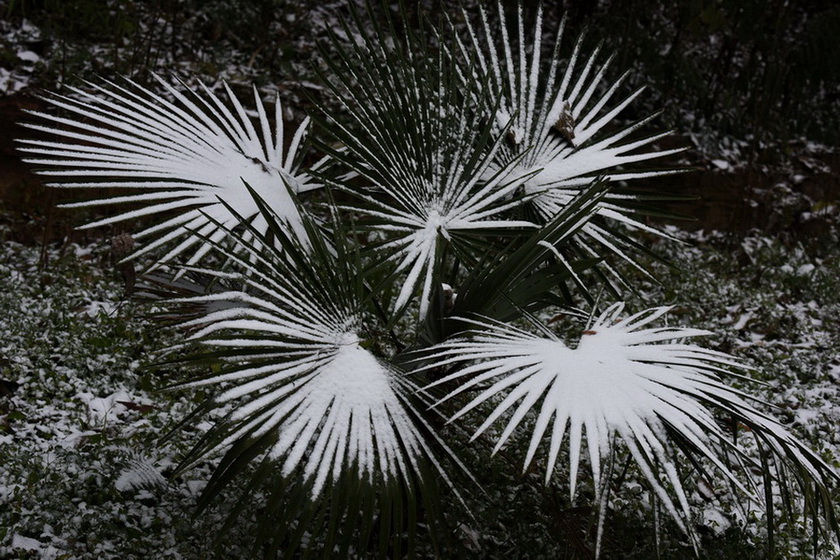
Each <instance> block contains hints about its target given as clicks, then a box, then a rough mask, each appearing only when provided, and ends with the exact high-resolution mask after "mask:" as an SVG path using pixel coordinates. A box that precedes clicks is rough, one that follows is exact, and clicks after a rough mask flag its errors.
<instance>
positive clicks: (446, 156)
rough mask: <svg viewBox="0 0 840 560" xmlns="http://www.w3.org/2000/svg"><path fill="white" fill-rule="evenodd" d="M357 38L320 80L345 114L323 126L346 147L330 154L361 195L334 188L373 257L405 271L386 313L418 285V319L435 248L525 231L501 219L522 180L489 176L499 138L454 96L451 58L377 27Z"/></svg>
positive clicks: (503, 172)
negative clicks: (372, 234)
mask: <svg viewBox="0 0 840 560" xmlns="http://www.w3.org/2000/svg"><path fill="white" fill-rule="evenodd" d="M360 28H361V26H360ZM362 29H363V28H362ZM349 33H350V31H349V28H348V34H349ZM359 33H360V35H361V38H362V39H361V41H360V44H354V45H353V46H352V47H347V48H346V49H344V50H342V57H341V59H340V60H338V61H332V64H331V70H332V73H333V75H332V76H330V77H327V78H326V79H327V80H328V81H329V83H330V85H331V87H332V89H333V90H334V91H335V92H336V94H337V95H338V96H339V98H340V99H342V101H343V102H344V103H345V106H346V109H347V113H348V119H347V120H348V122H347V123H346V124H339V125H332V126H330V127H329V131H330V133H332V134H333V135H334V136H335V138H336V140H337V141H338V142H339V143H340V144H341V145H343V146H344V147H345V148H346V149H345V150H341V151H334V152H333V154H332V155H333V157H334V159H335V160H337V161H340V162H342V163H343V164H345V165H346V166H347V167H349V168H350V169H352V170H353V171H354V172H355V173H357V174H358V175H360V176H362V177H363V178H364V179H366V180H367V182H368V184H369V187H366V188H359V187H357V186H355V185H353V184H350V185H343V187H342V188H344V189H345V190H347V191H348V192H350V193H351V194H352V195H354V196H355V197H357V198H358V199H359V200H360V203H359V204H357V205H354V206H353V209H354V210H356V211H358V212H361V213H363V214H365V215H367V216H368V217H369V218H370V221H369V225H370V227H372V228H375V230H376V231H378V232H381V233H384V234H385V235H386V239H385V241H384V242H383V243H381V244H380V245H379V246H378V247H377V251H378V252H379V254H381V255H383V256H382V259H381V260H382V261H384V262H387V263H389V264H390V265H391V266H392V269H393V270H392V273H393V274H395V275H398V274H402V273H405V274H406V280H405V282H404V284H403V286H402V288H401V289H400V291H399V294H398V296H397V298H396V303H395V304H394V307H395V308H396V309H397V310H402V309H403V308H405V306H406V305H407V304H408V303H409V301H410V298H411V297H412V296H413V295H414V294H415V293H416V292H417V291H418V288H419V287H420V286H422V288H421V289H420V292H421V294H422V295H421V299H420V315H421V317H422V316H424V315H425V313H426V310H427V308H428V302H429V295H430V293H431V290H432V287H433V278H434V274H435V270H436V262H437V259H438V258H439V256H440V245H441V244H447V243H454V244H455V245H458V243H459V239H460V238H461V237H462V236H469V237H471V238H476V237H483V236H486V235H488V234H490V233H491V232H494V231H499V230H506V229H510V228H522V227H531V226H533V224H532V223H530V222H528V221H523V220H517V219H511V218H510V217H509V216H505V215H504V213H505V212H506V211H508V210H510V209H512V208H515V207H516V206H518V205H519V204H521V200H520V199H519V198H513V199H512V195H513V193H514V191H516V190H517V189H518V187H520V185H521V184H522V183H523V182H524V181H525V180H526V179H527V176H526V175H525V174H522V175H523V176H517V175H515V174H512V173H511V172H510V171H511V168H512V167H513V166H514V165H515V164H516V161H511V162H510V164H509V165H505V166H503V167H502V168H501V169H499V168H498V166H497V168H496V169H495V171H491V170H490V167H491V165H493V164H494V162H495V160H496V154H497V152H498V151H499V149H500V147H501V144H502V140H501V139H500V138H497V139H495V140H494V139H493V137H492V135H491V130H492V127H493V125H492V123H489V122H487V121H486V119H485V118H484V112H483V111H482V110H481V108H479V110H478V111H477V110H476V107H475V106H474V101H473V100H470V99H465V98H464V97H463V96H462V95H461V92H460V90H459V87H458V82H457V79H456V77H457V74H456V72H455V66H454V65H453V64H452V63H451V61H447V60H445V59H444V58H442V57H436V56H434V55H431V54H430V53H428V52H427V51H426V46H425V44H424V43H423V42H422V38H418V37H415V36H413V35H408V36H407V37H406V38H405V40H404V43H401V42H400V41H399V40H394V39H393V37H392V36H387V37H386V36H385V34H384V31H383V30H382V29H381V27H378V26H377V27H376V31H375V34H374V35H369V34H367V33H366V32H365V31H363V30H361V31H359ZM386 45H392V46H386ZM328 62H330V61H328ZM489 95H490V91H489V90H487V89H486V88H485V89H484V91H483V92H480V93H478V94H477V99H478V100H479V101H478V103H479V104H480V105H482V107H487V106H489V104H491V101H490V97H489Z"/></svg>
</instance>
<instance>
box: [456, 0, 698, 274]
mask: <svg viewBox="0 0 840 560" xmlns="http://www.w3.org/2000/svg"><path fill="white" fill-rule="evenodd" d="M498 11H499V22H498V24H497V25H493V24H491V23H490V18H489V17H488V14H487V11H486V10H485V9H484V8H483V7H481V8H480V19H481V23H480V24H479V25H473V24H472V23H471V22H470V18H469V16H467V15H466V14H465V19H466V30H467V33H466V35H467V37H466V40H463V39H460V38H459V39H458V48H457V49H456V50H455V51H453V56H454V53H455V52H460V54H461V58H462V59H466V60H468V61H473V60H475V61H477V64H475V65H473V66H471V67H470V68H468V69H465V70H464V71H463V79H464V80H467V81H476V80H478V81H483V80H489V82H490V84H491V86H492V87H493V88H494V89H495V91H497V92H498V95H499V97H500V103H499V106H498V108H497V109H496V111H495V113H494V114H493V115H492V120H493V121H494V122H495V125H496V128H495V130H496V132H497V133H498V134H500V135H504V136H505V137H506V140H507V141H506V142H505V143H504V144H503V145H502V147H501V149H500V150H499V151H498V153H497V154H496V166H495V167H493V168H491V172H495V171H497V170H498V169H500V168H503V167H505V166H509V165H510V163H511V162H512V161H514V160H516V161H517V163H516V165H514V167H513V168H512V169H511V173H513V174H514V175H525V174H527V175H529V178H528V179H527V181H525V183H524V185H523V188H524V191H525V193H527V194H529V195H532V198H531V199H530V202H529V204H530V205H531V207H532V208H533V209H534V211H535V213H536V215H537V216H538V217H539V219H540V220H541V221H542V222H543V223H545V222H547V221H550V220H551V218H552V217H553V216H555V215H556V214H557V213H558V212H559V211H560V210H561V209H563V208H564V207H565V206H566V205H567V204H568V203H569V202H570V201H571V200H572V199H573V198H574V197H575V196H576V195H577V194H578V193H579V192H580V191H581V189H583V188H585V187H586V186H587V185H588V184H590V183H591V182H592V181H593V180H594V179H595V178H596V177H601V178H602V179H603V180H605V181H607V182H609V183H612V184H615V183H618V182H619V181H629V180H636V179H644V178H650V177H655V176H658V175H661V174H663V173H665V174H667V173H675V172H676V170H673V169H666V170H645V169H638V168H636V169H633V166H634V164H639V163H642V162H646V161H649V160H652V159H658V158H663V157H666V156H669V155H672V154H674V153H677V152H680V151H682V149H665V150H662V149H656V148H654V147H653V146H654V145H655V144H656V142H658V141H660V140H662V139H663V138H665V137H666V136H668V135H669V134H670V133H668V132H665V133H660V134H655V135H653V136H648V137H644V138H641V139H633V140H628V139H630V138H634V137H635V136H638V132H639V131H640V130H641V129H642V128H643V127H645V126H646V125H647V124H649V123H650V122H651V120H653V118H654V117H655V116H656V115H652V116H649V117H647V118H644V119H642V120H641V121H639V122H637V123H635V124H632V125H630V126H626V127H622V128H618V129H617V130H611V131H609V132H608V130H610V129H614V128H615V121H616V119H617V117H618V116H619V115H620V114H621V113H622V111H624V110H625V109H626V108H627V107H628V106H629V105H630V104H631V103H632V102H633V101H634V100H635V99H636V98H637V97H638V96H639V94H640V93H641V92H642V89H638V90H636V91H635V92H633V93H632V94H631V95H629V96H628V97H626V98H624V99H623V100H621V101H618V102H615V101H613V99H614V97H615V96H616V95H617V93H618V92H619V90H620V87H621V84H622V83H623V81H624V80H625V79H626V77H627V74H624V75H623V76H621V77H620V78H619V79H617V80H615V81H614V82H612V83H610V84H608V85H607V87H606V89H605V90H604V88H603V86H604V80H605V75H606V72H607V70H608V67H609V65H610V63H611V62H612V59H613V57H609V58H607V60H606V61H604V62H603V63H599V62H598V60H599V56H598V55H599V54H600V48H596V49H595V51H594V52H593V53H592V54H591V55H589V56H588V57H586V56H584V54H583V51H582V45H583V37H582V36H581V38H580V39H579V40H578V41H577V42H576V43H575V46H574V49H573V51H572V53H571V56H570V57H569V59H568V62H567V63H566V66H565V69H563V70H562V71H561V67H560V62H561V58H560V54H561V44H562V40H563V34H564V29H565V20H564V21H563V22H562V23H561V25H560V29H559V31H558V33H557V36H556V39H555V42H554V46H553V49H552V51H551V52H552V54H551V57H550V58H549V59H548V60H547V61H546V62H545V63H544V60H543V45H542V34H543V27H542V21H543V20H542V9H541V8H539V9H538V10H537V13H536V22H535V25H534V29H533V32H532V33H530V34H526V31H525V25H524V15H523V10H522V4H521V3H520V4H519V8H518V12H517V17H516V19H515V20H514V22H512V23H514V24H515V29H516V31H515V32H509V28H510V27H511V25H509V23H508V18H507V16H506V13H505V10H504V9H503V8H502V7H501V4H500V5H499V9H498ZM511 19H513V18H511ZM529 41H530V42H529ZM628 166H629V167H630V168H628ZM642 200H644V197H643V196H641V195H639V194H636V193H631V192H629V191H626V190H625V191H624V192H619V191H613V192H611V193H609V194H608V195H607V196H606V197H605V198H604V200H603V202H602V203H601V205H600V207H599V209H598V213H597V216H598V218H599V219H598V220H593V221H591V222H590V223H588V224H586V225H585V226H584V227H583V228H581V230H580V232H579V234H578V235H577V236H576V243H575V245H576V246H577V248H578V250H579V251H580V253H581V255H582V256H586V257H595V258H599V257H600V256H602V255H603V254H604V252H605V251H606V254H615V255H617V256H619V257H620V258H621V259H623V260H625V261H627V262H629V263H631V264H632V265H634V266H635V267H636V268H638V269H640V270H642V271H643V272H644V269H642V268H641V267H640V266H639V265H638V264H637V263H636V261H635V259H634V258H633V257H632V254H631V252H629V251H628V250H629V249H638V247H634V246H633V245H632V244H628V243H627V242H625V239H624V238H622V236H620V235H617V234H616V232H615V231H614V225H612V224H622V225H624V226H626V227H629V228H631V229H635V230H642V231H647V232H652V233H655V234H657V235H664V234H662V233H661V232H660V231H658V230H656V229H653V228H651V227H649V226H647V225H646V224H644V223H643V222H642V221H640V220H639V219H638V218H636V217H634V214H636V213H638V212H643V210H642V209H641V208H640V206H639V203H640V201H642ZM604 218H606V220H604ZM604 266H606V270H607V271H608V272H609V273H610V274H611V276H612V277H614V278H615V279H618V280H619V281H621V282H623V283H625V284H626V282H624V281H623V280H622V275H621V274H620V273H619V272H618V271H617V270H616V269H615V268H614V267H612V266H611V265H610V264H609V263H605V264H604Z"/></svg>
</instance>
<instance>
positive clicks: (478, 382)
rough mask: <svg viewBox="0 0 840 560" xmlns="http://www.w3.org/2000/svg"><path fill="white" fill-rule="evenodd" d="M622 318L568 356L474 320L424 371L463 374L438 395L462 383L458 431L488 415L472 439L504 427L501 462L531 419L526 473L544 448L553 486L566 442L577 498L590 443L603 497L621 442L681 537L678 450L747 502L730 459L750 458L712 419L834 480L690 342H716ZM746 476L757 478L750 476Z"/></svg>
mask: <svg viewBox="0 0 840 560" xmlns="http://www.w3.org/2000/svg"><path fill="white" fill-rule="evenodd" d="M623 307H624V306H623V304H615V305H613V306H611V307H610V308H609V309H607V310H606V311H605V312H604V313H603V314H602V315H601V316H600V317H599V318H598V319H597V320H596V321H595V322H594V324H592V325H591V326H590V327H589V328H588V329H587V330H586V331H584V332H583V335H582V336H581V337H580V340H579V342H578V343H577V346H576V347H569V346H567V345H566V344H564V342H563V341H561V340H560V339H558V338H557V337H556V336H554V335H553V334H552V333H551V332H549V331H548V329H546V328H544V327H540V328H539V330H540V333H539V334H534V333H531V332H528V331H525V330H522V329H520V328H517V327H514V326H511V325H507V324H504V323H500V322H497V321H492V320H488V319H471V321H472V323H473V324H474V326H475V327H476V330H475V331H473V332H472V334H471V336H462V337H458V338H454V339H450V340H449V341H447V342H444V343H442V344H441V345H439V346H438V347H437V349H434V350H432V352H431V353H430V355H426V356H425V358H426V359H431V363H428V364H427V365H426V366H424V367H429V368H441V367H455V368H456V369H455V371H454V372H453V373H451V374H450V375H448V376H446V377H444V378H443V379H441V380H439V381H436V382H435V383H434V385H437V384H442V383H449V382H455V381H460V382H461V383H460V386H459V387H458V388H457V389H454V390H452V391H451V392H450V393H449V394H448V395H447V396H446V397H445V398H444V399H443V400H449V399H454V398H456V397H459V396H460V397H464V396H466V399H467V402H466V404H464V405H463V406H461V408H460V409H459V411H458V412H457V413H455V414H454V416H453V417H452V420H456V419H458V418H460V417H462V416H464V415H465V414H467V413H469V412H471V411H475V410H482V409H483V408H482V407H484V406H486V405H489V406H490V407H491V409H492V411H490V412H489V413H488V414H487V417H486V419H484V420H483V422H482V423H481V424H480V426H479V427H478V428H477V430H476V431H475V434H474V436H473V439H475V438H477V437H478V436H480V435H481V434H483V433H485V432H486V431H487V430H488V429H489V428H490V427H491V426H493V425H494V424H496V423H501V424H503V426H504V428H503V429H501V433H500V434H499V436H498V440H497V443H496V445H495V449H494V452H495V451H498V450H499V449H500V448H501V447H502V446H503V445H505V444H506V443H507V442H508V441H510V439H511V437H512V436H513V434H514V433H515V432H516V431H517V429H520V428H521V427H522V426H523V423H525V420H526V418H533V419H534V423H533V428H532V431H531V434H530V441H529V445H528V451H527V453H526V456H525V467H527V466H528V465H530V464H531V462H532V461H533V459H534V457H535V455H536V453H537V451H538V449H539V448H540V447H541V445H542V444H543V443H544V440H545V441H547V443H548V452H547V467H546V482H548V480H549V478H550V477H551V475H552V473H553V472H554V471H555V468H556V464H557V460H558V457H559V456H560V450H561V446H562V444H563V441H564V439H565V438H566V435H567V434H568V446H569V461H570V465H569V469H570V470H569V472H570V492H571V494H572V497H574V494H575V487H576V480H577V477H578V467H579V463H580V460H581V454H582V449H583V447H584V443H585V446H586V449H587V450H588V456H589V463H590V467H591V470H592V475H593V478H594V482H595V487H596V488H600V487H601V481H600V478H601V472H602V470H603V469H602V461H603V460H604V458H605V457H607V456H608V455H610V454H611V453H612V451H613V450H614V446H615V444H616V441H620V442H622V443H623V444H624V445H625V446H626V448H627V449H628V450H629V453H630V455H631V456H632V457H633V459H634V460H635V462H636V464H637V466H638V467H639V469H640V470H641V472H642V473H643V475H644V476H645V478H646V479H647V481H648V482H649V483H650V485H651V487H652V489H653V491H654V492H655V494H656V495H657V497H658V498H659V499H660V500H661V501H662V502H663V503H664V504H665V505H666V507H667V509H668V511H669V512H670V513H671V515H672V516H673V517H674V519H675V520H676V521H677V522H678V523H679V524H680V526H681V527H683V528H684V529H687V526H686V525H685V524H684V523H683V520H684V519H687V518H688V517H689V505H688V498H687V496H686V492H685V490H684V488H683V482H682V480H681V478H680V476H679V474H678V469H677V466H676V463H675V455H674V450H675V448H678V449H680V450H681V451H683V452H684V453H685V454H687V455H690V456H691V457H692V459H693V460H695V461H696V460H697V459H701V458H702V459H704V460H706V461H708V462H709V463H710V464H712V465H714V466H715V467H717V469H719V470H720V471H721V472H722V473H723V474H724V475H725V476H726V477H727V478H728V479H729V480H731V481H732V482H733V483H734V484H735V485H736V486H738V487H739V488H741V489H742V490H744V491H747V492H749V491H748V490H747V488H746V487H745V486H744V485H742V483H741V482H740V481H739V478H738V477H737V476H736V475H735V474H734V473H733V471H732V470H731V468H730V466H729V463H730V462H731V461H730V460H728V459H727V456H728V455H730V452H732V451H734V453H735V454H736V455H738V456H739V459H738V461H739V464H740V465H741V466H743V464H744V463H742V462H740V461H747V459H746V454H744V453H742V451H741V450H740V449H739V448H738V447H737V446H735V445H734V444H732V443H731V438H728V437H727V434H726V433H724V431H723V429H722V428H721V426H720V425H719V423H718V422H717V421H716V419H715V416H714V411H718V412H723V413H725V414H728V415H731V416H732V417H733V418H735V419H736V420H737V421H739V422H742V423H744V424H746V425H747V426H748V427H749V428H751V430H752V431H753V433H754V434H755V436H756V438H757V439H758V440H759V441H760V442H761V443H763V444H765V445H767V447H769V449H770V450H772V451H773V452H774V453H775V455H776V457H777V458H778V459H779V460H781V461H782V462H787V463H788V464H789V466H792V467H793V468H795V469H799V470H801V474H802V475H803V478H804V479H808V480H816V481H820V480H826V479H828V478H834V479H836V478H837V475H836V474H834V473H833V472H832V471H831V469H830V468H829V467H828V466H827V465H825V463H823V462H822V460H821V459H820V458H819V457H818V456H817V455H815V454H814V453H813V452H812V451H810V450H809V449H808V448H807V447H806V446H805V445H804V444H802V443H801V442H799V441H798V440H797V439H795V438H794V437H793V436H792V435H791V434H790V433H788V432H787V431H786V430H785V429H784V428H782V427H781V426H780V425H779V424H778V423H777V422H776V421H774V420H773V419H772V418H770V417H768V416H766V415H765V414H763V413H761V412H760V411H758V410H757V409H756V408H755V407H753V406H752V405H751V404H749V403H748V402H746V401H745V400H744V395H743V393H741V392H740V391H737V390H735V389H732V388H730V387H729V386H727V385H726V384H725V383H723V382H722V381H721V376H722V375H737V373H733V370H734V372H737V370H744V369H745V366H743V365H742V364H739V363H738V362H737V361H736V360H735V359H734V358H732V357H730V356H728V355H726V354H723V353H720V352H716V351H712V350H707V349H704V348H701V347H698V346H696V345H693V344H687V343H685V342H683V341H682V340H681V339H684V338H690V337H696V336H703V335H707V334H709V333H708V332H706V331H702V330H696V329H687V328H676V327H649V326H648V325H650V323H652V322H653V321H655V320H657V319H659V318H660V317H662V315H664V314H665V313H666V312H667V311H668V309H669V308H665V307H662V308H655V309H649V310H646V311H642V312H639V313H636V314H634V315H631V316H629V317H626V318H624V319H622V318H621V317H620V316H621V313H622V311H623ZM474 393H477V394H475V395H474V396H473V394H474ZM467 395H468V396H467ZM459 406H460V405H459ZM503 418H507V420H506V421H505V420H503ZM742 474H745V475H747V476H749V472H748V471H746V470H744V471H743V472H742ZM669 489H670V490H671V492H672V493H673V495H674V496H675V497H676V502H677V505H675V503H674V500H673V499H672V497H671V495H669V491H668V490H669Z"/></svg>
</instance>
